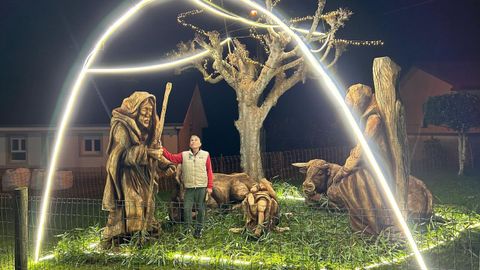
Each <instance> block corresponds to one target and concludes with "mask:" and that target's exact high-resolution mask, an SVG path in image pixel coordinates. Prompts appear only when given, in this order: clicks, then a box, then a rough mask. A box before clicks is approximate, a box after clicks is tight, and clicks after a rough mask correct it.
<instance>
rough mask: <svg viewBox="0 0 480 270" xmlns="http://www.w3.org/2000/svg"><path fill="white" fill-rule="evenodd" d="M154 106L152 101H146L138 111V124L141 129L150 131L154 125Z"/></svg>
mask: <svg viewBox="0 0 480 270" xmlns="http://www.w3.org/2000/svg"><path fill="white" fill-rule="evenodd" d="M152 115H153V104H152V101H151V100H150V99H146V100H145V101H144V102H142V104H141V105H140V107H139V109H138V120H137V121H138V123H139V124H140V125H141V127H143V128H145V129H149V128H150V125H151V123H152Z"/></svg>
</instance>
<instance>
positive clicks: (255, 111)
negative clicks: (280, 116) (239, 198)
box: [235, 103, 265, 181]
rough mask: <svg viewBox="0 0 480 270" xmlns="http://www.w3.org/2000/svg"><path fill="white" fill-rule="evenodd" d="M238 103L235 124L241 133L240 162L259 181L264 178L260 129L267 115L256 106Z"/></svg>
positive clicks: (244, 169) (245, 170)
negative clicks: (237, 116) (263, 114)
mask: <svg viewBox="0 0 480 270" xmlns="http://www.w3.org/2000/svg"><path fill="white" fill-rule="evenodd" d="M238 105H239V112H238V113H239V118H238V120H237V121H236V122H235V126H236V127H237V130H238V133H239V134H240V156H241V159H240V162H241V163H240V164H241V167H242V168H243V171H244V172H246V173H247V174H248V175H249V176H250V177H251V178H252V179H255V180H257V181H258V180H259V179H262V178H263V167H262V158H261V151H260V130H261V128H262V125H263V121H264V119H265V117H264V116H262V113H261V111H260V109H259V108H258V107H256V106H247V104H244V103H239V104H238Z"/></svg>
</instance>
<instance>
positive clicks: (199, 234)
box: [193, 229, 202, 238]
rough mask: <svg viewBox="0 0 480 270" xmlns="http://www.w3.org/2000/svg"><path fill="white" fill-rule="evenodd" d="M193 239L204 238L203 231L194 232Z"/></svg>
mask: <svg viewBox="0 0 480 270" xmlns="http://www.w3.org/2000/svg"><path fill="white" fill-rule="evenodd" d="M193 237H195V238H201V237H202V230H201V229H196V230H195V231H194V232H193Z"/></svg>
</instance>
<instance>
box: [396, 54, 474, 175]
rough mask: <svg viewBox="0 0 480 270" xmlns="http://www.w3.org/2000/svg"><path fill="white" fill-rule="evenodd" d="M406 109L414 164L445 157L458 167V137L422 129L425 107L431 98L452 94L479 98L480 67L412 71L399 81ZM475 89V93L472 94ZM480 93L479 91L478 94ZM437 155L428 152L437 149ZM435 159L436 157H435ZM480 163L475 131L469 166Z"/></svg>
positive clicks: (421, 66)
mask: <svg viewBox="0 0 480 270" xmlns="http://www.w3.org/2000/svg"><path fill="white" fill-rule="evenodd" d="M399 89H400V95H401V98H402V100H403V103H404V106H405V113H406V127H407V135H408V139H409V145H410V155H411V160H412V161H413V162H412V163H415V162H418V161H421V160H425V159H432V158H440V157H438V156H437V157H436V156H435V155H442V156H444V159H445V160H443V161H444V163H448V164H452V165H453V166H456V164H458V148H457V147H458V138H457V134H456V133H455V132H454V131H452V130H449V129H447V128H445V127H439V126H433V125H429V126H428V127H423V104H424V103H425V102H426V101H427V99H428V98H429V97H431V96H439V95H444V94H448V93H452V92H453V91H457V92H460V91H468V92H469V93H473V94H479V95H480V64H471V63H424V64H418V65H416V66H413V67H412V68H410V69H409V70H408V71H407V73H406V74H405V75H404V76H403V77H402V79H401V80H400V85H399ZM472 89H473V90H472ZM475 89H478V90H475ZM434 145H436V147H437V148H440V149H437V150H438V151H440V152H435V151H437V150H434V151H433V152H432V149H429V147H430V148H431V147H435V146H434ZM432 155H433V156H432ZM475 160H477V161H476V163H477V165H478V163H480V129H478V128H476V129H472V130H470V134H469V144H468V145H467V163H470V164H472V162H475Z"/></svg>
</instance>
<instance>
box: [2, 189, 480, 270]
mask: <svg viewBox="0 0 480 270" xmlns="http://www.w3.org/2000/svg"><path fill="white" fill-rule="evenodd" d="M288 194H289V193H288V192H284V193H282V194H280V195H279V198H278V202H279V205H280V214H279V223H278V225H277V226H276V227H275V228H277V229H272V230H267V227H262V229H263V230H262V233H261V235H260V236H256V235H255V234H254V232H252V231H250V230H242V229H240V230H239V231H236V232H232V230H231V229H232V228H243V227H244V225H245V219H244V212H243V209H242V207H238V206H239V205H238V204H225V205H221V206H220V207H215V208H208V210H207V218H206V222H205V226H204V228H203V233H202V236H201V238H195V237H194V234H193V233H194V231H195V230H194V229H193V227H188V226H185V223H184V221H183V220H182V218H181V215H174V214H175V213H182V211H183V208H182V204H181V203H180V204H172V203H171V202H170V201H169V199H168V198H164V197H158V198H157V200H156V204H155V215H154V216H155V219H156V221H158V225H159V227H158V228H159V230H147V233H145V234H142V233H122V234H121V235H119V236H117V237H113V238H112V239H114V240H115V241H113V242H110V244H111V245H104V242H102V239H104V238H105V234H104V232H105V231H104V227H105V225H106V224H107V220H108V215H107V214H108V213H107V212H105V211H102V209H101V200H98V199H81V198H73V199H72V198H55V199H52V200H51V202H50V204H49V208H48V209H49V210H48V213H47V222H46V225H45V236H44V243H43V245H42V253H41V257H42V258H45V259H44V260H42V261H40V262H37V263H34V262H33V261H32V259H33V252H34V249H33V247H34V242H35V241H34V239H35V233H36V230H37V229H38V226H37V225H38V224H37V222H38V217H39V209H40V199H39V198H38V197H31V198H30V199H29V209H30V210H29V233H30V238H29V258H30V267H29V268H30V269H73V268H78V269H172V268H175V269H212V268H218V269H418V266H417V263H416V261H415V258H414V256H413V255H412V254H411V251H410V249H409V247H408V245H407V244H406V243H405V240H404V239H403V237H402V236H401V234H397V233H395V232H394V231H392V230H388V229H387V230H384V231H382V232H381V233H380V234H379V235H378V236H372V235H369V234H366V233H362V232H353V231H352V230H351V227H350V222H349V221H350V218H352V216H351V212H348V211H347V210H343V209H336V208H328V207H326V204H317V205H311V204H306V203H305V202H304V201H303V200H302V199H301V198H299V197H296V196H289V195H288ZM297 195H298V194H297ZM0 199H1V203H2V204H1V206H0V207H1V208H0V209H1V212H0V214H1V216H0V218H1V220H0V221H1V222H0V228H1V229H2V230H1V234H0V240H1V244H0V247H1V249H2V252H1V254H0V266H1V267H0V269H12V268H13V263H14V254H13V250H14V233H13V232H14V228H13V221H12V220H13V218H12V216H13V208H14V207H15V206H14V203H13V201H12V198H11V197H8V196H3V197H0ZM119 207H120V208H121V209H123V210H124V211H126V210H125V209H126V208H133V209H135V208H139V207H140V208H144V207H145V206H144V205H142V204H141V203H139V202H132V203H129V202H121V203H120V205H119ZM356 213H357V214H356V216H355V217H356V218H359V219H361V220H369V219H371V216H372V215H373V216H374V217H375V219H378V220H385V215H388V218H391V217H392V215H391V213H390V211H386V210H385V209H384V210H382V211H376V210H372V209H368V211H358V209H357V211H356ZM358 213H360V214H358ZM435 213H436V215H435V216H434V217H432V218H430V219H423V220H410V221H409V225H410V228H411V229H412V231H413V234H414V238H415V240H416V241H417V243H418V245H419V248H420V250H421V251H422V254H423V255H424V258H425V260H426V262H427V265H428V266H429V269H480V268H479V266H480V260H479V257H478V256H479V255H480V254H479V253H480V230H479V227H480V218H479V216H478V215H477V214H474V213H470V212H468V211H466V210H464V209H459V208H458V209H457V208H455V207H452V206H437V208H436V209H435ZM193 215H194V216H195V212H194V213H193ZM133 216H134V217H133V218H128V217H127V218H124V219H122V223H123V222H125V224H126V223H138V224H143V223H144V220H143V219H138V217H135V215H133ZM154 227H155V226H153V227H149V228H154ZM287 228H288V230H287ZM280 231H282V232H280ZM102 236H103V238H102ZM112 243H113V244H112Z"/></svg>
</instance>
